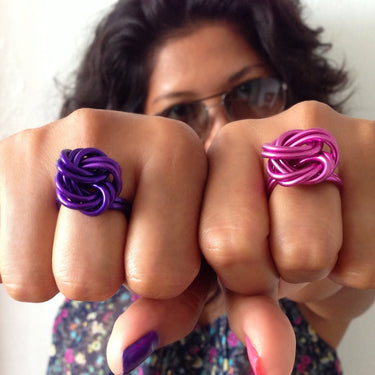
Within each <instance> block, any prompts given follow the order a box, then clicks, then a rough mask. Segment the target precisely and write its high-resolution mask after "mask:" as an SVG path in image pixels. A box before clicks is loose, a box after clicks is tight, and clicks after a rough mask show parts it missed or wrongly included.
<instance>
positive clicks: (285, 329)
mask: <svg viewBox="0 0 375 375" xmlns="http://www.w3.org/2000/svg"><path fill="white" fill-rule="evenodd" d="M226 300H227V311H228V318H229V324H230V326H231V329H232V330H233V332H234V333H235V335H236V336H237V337H238V339H239V340H240V341H241V342H242V343H243V344H244V345H246V348H247V353H248V357H249V361H250V364H251V366H252V369H253V372H254V374H255V375H262V374H272V375H288V374H291V373H292V370H293V365H294V361H295V350H296V349H295V348H296V343H295V335H294V331H293V328H292V326H291V324H290V322H289V320H288V319H287V317H286V316H285V314H284V313H283V312H282V311H281V309H280V307H279V306H278V303H277V301H276V300H275V299H274V298H271V297H269V296H266V295H259V296H243V295H239V294H235V293H232V292H227V294H226Z"/></svg>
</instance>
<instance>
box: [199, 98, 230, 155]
mask: <svg viewBox="0 0 375 375" xmlns="http://www.w3.org/2000/svg"><path fill="white" fill-rule="evenodd" d="M207 110H208V114H209V117H210V131H209V134H208V136H207V138H206V139H205V142H204V147H205V149H206V150H208V148H209V147H210V145H211V143H212V141H213V139H214V138H215V136H216V134H217V133H218V132H219V131H220V129H221V128H223V127H224V126H225V125H226V124H228V122H230V121H231V120H230V118H229V117H228V114H227V112H226V110H225V107H224V104H223V103H222V102H219V103H217V104H214V105H211V106H209V107H207Z"/></svg>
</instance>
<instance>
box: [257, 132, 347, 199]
mask: <svg viewBox="0 0 375 375" xmlns="http://www.w3.org/2000/svg"><path fill="white" fill-rule="evenodd" d="M325 145H326V146H328V148H329V151H325V150H323V147H324V146H325ZM262 148H263V151H262V156H263V157H264V158H268V163H267V173H268V176H269V177H268V181H267V190H268V194H269V195H270V194H271V193H272V191H273V189H274V188H275V186H276V185H277V184H280V185H282V186H295V185H313V184H318V183H320V182H323V181H330V182H333V183H335V184H336V185H337V186H338V187H341V186H342V182H341V179H340V177H339V176H338V175H337V174H336V173H335V169H336V167H337V164H338V162H339V150H338V146H337V143H336V140H335V139H334V138H333V136H332V135H331V134H330V133H329V132H327V131H326V130H324V129H308V130H290V131H287V132H285V133H284V134H282V135H281V136H280V137H279V138H277V139H275V140H274V141H273V142H272V143H266V144H264V145H263V146H262Z"/></svg>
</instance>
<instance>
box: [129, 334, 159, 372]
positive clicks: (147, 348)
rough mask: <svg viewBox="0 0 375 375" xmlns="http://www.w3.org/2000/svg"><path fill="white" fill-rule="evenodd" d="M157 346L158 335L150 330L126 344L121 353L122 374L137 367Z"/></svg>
mask: <svg viewBox="0 0 375 375" xmlns="http://www.w3.org/2000/svg"><path fill="white" fill-rule="evenodd" d="M158 346H159V336H158V334H157V333H156V332H155V331H151V332H149V333H147V334H146V335H144V336H143V337H141V338H140V339H139V340H137V341H136V342H134V343H133V344H131V345H130V346H128V347H127V348H126V349H125V350H124V352H123V353H122V369H123V375H125V374H127V373H129V372H130V371H132V370H134V369H135V368H136V367H138V366H139V365H140V364H141V363H142V362H143V361H144V360H145V359H146V358H147V357H148V356H149V355H151V353H152V352H153V351H155V350H156V349H157V348H158Z"/></svg>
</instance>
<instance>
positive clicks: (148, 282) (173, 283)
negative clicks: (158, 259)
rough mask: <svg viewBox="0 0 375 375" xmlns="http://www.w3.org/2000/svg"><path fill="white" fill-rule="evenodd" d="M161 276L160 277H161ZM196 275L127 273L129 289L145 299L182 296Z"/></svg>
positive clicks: (186, 273)
mask: <svg viewBox="0 0 375 375" xmlns="http://www.w3.org/2000/svg"><path fill="white" fill-rule="evenodd" d="M161 275H162V277H161ZM195 276H196V274H193V275H190V273H189V272H182V271H180V272H168V271H165V272H144V273H142V274H140V273H139V272H138V273H137V275H133V274H132V273H128V274H127V277H126V281H127V285H128V286H129V289H130V290H131V291H132V292H134V293H136V294H138V295H140V296H143V297H146V298H153V299H170V298H174V297H177V296H179V295H180V294H182V293H183V292H184V291H185V290H186V289H187V288H188V286H189V285H190V284H191V283H192V281H193V280H194V278H195Z"/></svg>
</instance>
